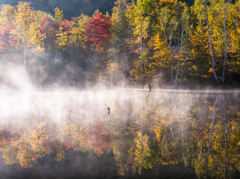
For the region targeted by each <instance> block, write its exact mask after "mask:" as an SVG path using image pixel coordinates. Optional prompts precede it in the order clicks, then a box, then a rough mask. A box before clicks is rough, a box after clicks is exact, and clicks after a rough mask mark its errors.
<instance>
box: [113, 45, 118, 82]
mask: <svg viewBox="0 0 240 179" xmlns="http://www.w3.org/2000/svg"><path fill="white" fill-rule="evenodd" d="M114 49H115V48H114V40H113V60H114V63H116V58H115V54H114ZM114 71H115V75H116V83H117V85H118V81H117V71H116V70H114Z"/></svg>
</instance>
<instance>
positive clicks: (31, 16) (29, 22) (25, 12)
mask: <svg viewBox="0 0 240 179" xmlns="http://www.w3.org/2000/svg"><path fill="white" fill-rule="evenodd" d="M16 7H17V9H16V10H17V13H16V27H17V30H18V33H19V36H20V40H21V45H22V46H23V54H24V60H23V64H24V66H26V50H27V47H28V46H31V44H34V43H36V41H37V40H38V39H37V38H35V37H36V33H37V32H38V30H37V29H36V24H35V22H34V21H35V18H36V14H35V13H36V11H34V10H32V8H31V7H30V3H27V2H19V4H18V5H17V6H16ZM38 42H39V41H38ZM38 42H37V43H38Z"/></svg>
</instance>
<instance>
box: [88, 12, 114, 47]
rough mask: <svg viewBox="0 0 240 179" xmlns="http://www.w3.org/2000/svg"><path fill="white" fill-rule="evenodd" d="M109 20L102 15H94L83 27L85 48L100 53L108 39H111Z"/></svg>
mask: <svg viewBox="0 0 240 179" xmlns="http://www.w3.org/2000/svg"><path fill="white" fill-rule="evenodd" d="M111 27H112V23H111V20H110V18H108V17H107V16H104V15H102V14H97V15H95V16H94V17H93V18H92V19H91V20H90V21H89V22H88V23H87V24H86V26H85V28H86V42H85V45H86V47H87V48H93V49H96V50H97V51H102V50H103V48H104V47H105V46H106V44H107V42H108V41H109V39H111V38H112V33H111V31H110V28H111Z"/></svg>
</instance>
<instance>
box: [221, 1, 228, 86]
mask: <svg viewBox="0 0 240 179" xmlns="http://www.w3.org/2000/svg"><path fill="white" fill-rule="evenodd" d="M223 3H224V6H223V11H224V32H225V43H226V48H225V58H224V62H223V72H222V84H223V85H224V73H225V65H226V61H227V48H228V43H227V30H226V12H225V11H226V10H225V0H223Z"/></svg>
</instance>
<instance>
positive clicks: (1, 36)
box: [0, 25, 18, 52]
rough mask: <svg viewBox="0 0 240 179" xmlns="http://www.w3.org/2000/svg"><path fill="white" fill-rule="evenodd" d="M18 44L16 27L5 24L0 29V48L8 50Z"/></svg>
mask: <svg viewBox="0 0 240 179" xmlns="http://www.w3.org/2000/svg"><path fill="white" fill-rule="evenodd" d="M17 46H18V37H17V35H16V27H15V26H13V25H7V26H6V27H4V28H2V30H1V31H0V50H2V51H6V52H8V51H9V50H10V49H11V48H13V47H15V48H16V47H17Z"/></svg>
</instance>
